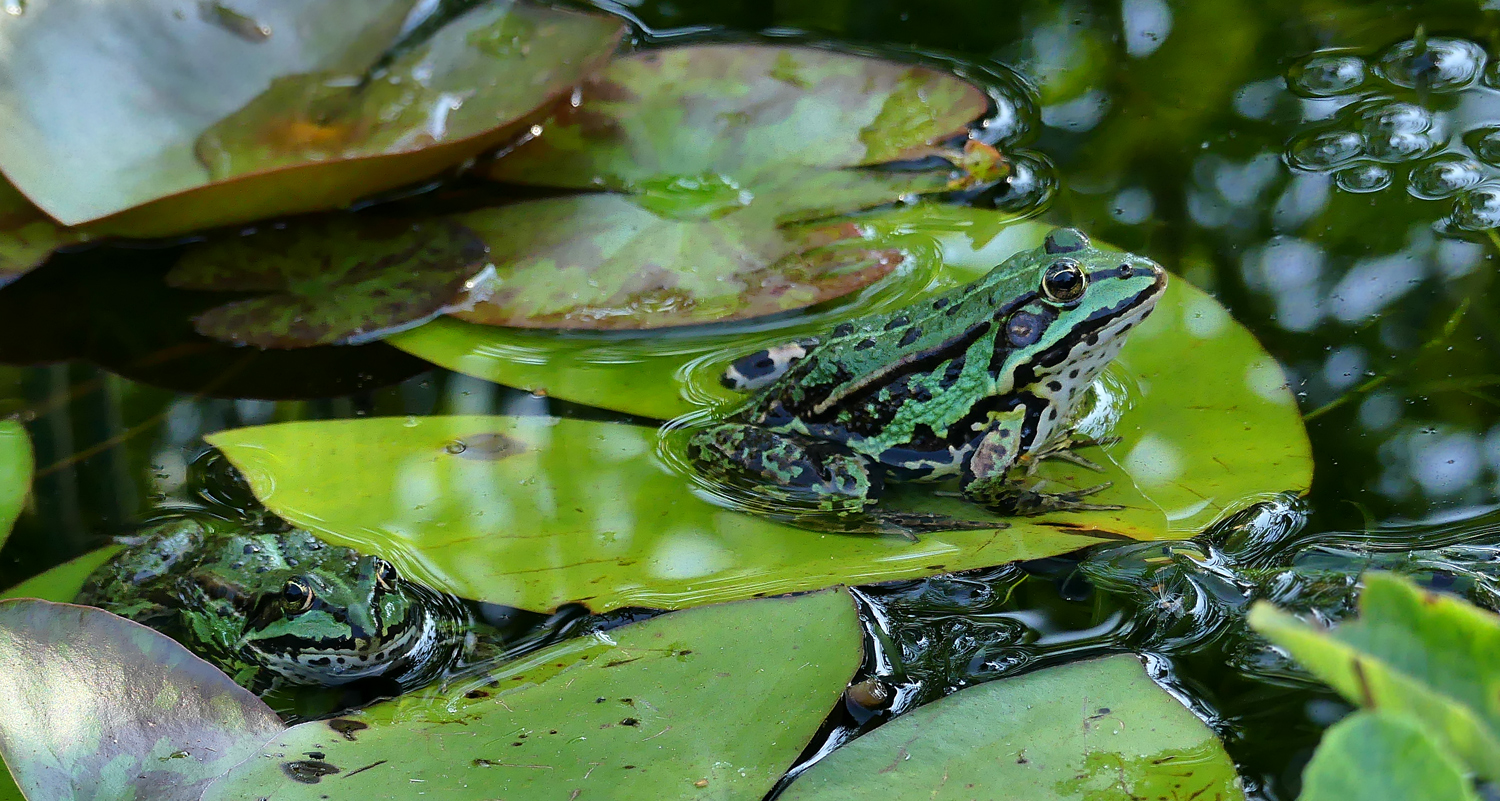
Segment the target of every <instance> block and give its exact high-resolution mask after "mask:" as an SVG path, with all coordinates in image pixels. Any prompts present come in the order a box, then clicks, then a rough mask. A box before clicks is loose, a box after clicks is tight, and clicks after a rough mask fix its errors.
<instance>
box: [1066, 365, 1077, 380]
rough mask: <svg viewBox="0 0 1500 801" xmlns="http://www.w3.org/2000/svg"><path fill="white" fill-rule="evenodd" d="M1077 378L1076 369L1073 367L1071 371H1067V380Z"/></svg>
mask: <svg viewBox="0 0 1500 801" xmlns="http://www.w3.org/2000/svg"><path fill="white" fill-rule="evenodd" d="M1077 377H1078V368H1077V367H1075V368H1073V369H1072V370H1069V371H1068V378H1077Z"/></svg>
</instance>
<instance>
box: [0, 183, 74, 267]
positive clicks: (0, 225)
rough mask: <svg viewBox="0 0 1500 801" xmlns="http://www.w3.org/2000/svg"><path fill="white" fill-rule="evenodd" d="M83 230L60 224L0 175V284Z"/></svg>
mask: <svg viewBox="0 0 1500 801" xmlns="http://www.w3.org/2000/svg"><path fill="white" fill-rule="evenodd" d="M81 238H83V234H82V233H80V232H78V231H73V230H70V229H67V228H63V227H62V226H60V225H58V224H57V223H56V222H54V221H53V220H52V218H50V217H48V216H47V215H45V214H43V213H42V212H41V210H40V209H38V208H37V207H36V206H33V205H31V202H30V201H28V200H27V199H26V196H25V195H22V194H21V193H20V192H18V191H16V188H15V187H14V186H12V185H11V184H10V182H9V181H6V180H5V179H4V178H3V177H0V286H5V285H6V284H8V283H10V282H11V281H14V280H16V279H17V278H20V277H21V276H22V275H23V274H25V273H26V272H27V271H28V270H30V269H31V268H33V267H35V266H37V265H38V264H41V263H42V262H44V261H46V260H47V257H48V256H50V255H52V251H54V250H56V249H57V248H58V247H60V246H62V245H66V244H68V243H69V242H73V241H76V240H78V239H81Z"/></svg>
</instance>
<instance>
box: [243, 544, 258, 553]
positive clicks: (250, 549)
mask: <svg viewBox="0 0 1500 801" xmlns="http://www.w3.org/2000/svg"><path fill="white" fill-rule="evenodd" d="M245 553H247V554H251V553H260V546H259V545H256V544H255V543H253V542H247V543H245Z"/></svg>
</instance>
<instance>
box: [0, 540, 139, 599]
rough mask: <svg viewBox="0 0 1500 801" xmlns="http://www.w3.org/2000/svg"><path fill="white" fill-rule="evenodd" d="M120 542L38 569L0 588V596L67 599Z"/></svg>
mask: <svg viewBox="0 0 1500 801" xmlns="http://www.w3.org/2000/svg"><path fill="white" fill-rule="evenodd" d="M122 547H124V546H121V545H108V546H105V547H103V548H99V549H98V550H93V551H89V552H88V553H86V554H84V555H83V556H79V557H76V558H74V559H69V560H68V561H66V562H63V563H62V564H60V565H54V566H53V567H52V568H50V569H48V570H45V571H43V572H41V573H38V574H37V575H35V576H32V577H31V578H29V579H26V580H25V581H23V582H21V583H19V584H17V585H15V586H14V587H11V588H10V589H7V590H5V591H4V592H0V600H3V599H8V598H38V599H41V600H43V601H56V602H58V603H69V602H71V601H72V600H73V599H74V598H75V597H77V595H78V591H79V590H81V589H83V582H84V581H85V580H86V579H88V577H89V574H90V573H92V572H94V570H95V569H96V568H98V567H99V566H100V565H102V564H104V563H105V562H108V561H109V559H110V557H112V556H114V555H115V554H117V553H119V552H120V549H121V548H122Z"/></svg>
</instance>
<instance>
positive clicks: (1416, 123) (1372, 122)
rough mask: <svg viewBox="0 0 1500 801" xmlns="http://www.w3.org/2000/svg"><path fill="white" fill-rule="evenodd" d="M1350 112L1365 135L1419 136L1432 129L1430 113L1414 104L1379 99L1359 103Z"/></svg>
mask: <svg viewBox="0 0 1500 801" xmlns="http://www.w3.org/2000/svg"><path fill="white" fill-rule="evenodd" d="M1351 111H1352V112H1353V114H1354V115H1355V116H1356V117H1357V118H1358V119H1359V128H1360V130H1361V131H1362V132H1364V133H1365V134H1366V135H1375V134H1392V133H1407V134H1419V133H1423V132H1425V131H1427V130H1429V129H1431V128H1432V112H1430V111H1428V110H1427V109H1425V108H1423V107H1421V106H1419V105H1417V104H1416V103H1406V102H1404V101H1400V100H1391V99H1390V98H1379V99H1376V100H1371V101H1370V102H1368V103H1361V104H1359V105H1358V107H1356V108H1354V109H1351Z"/></svg>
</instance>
